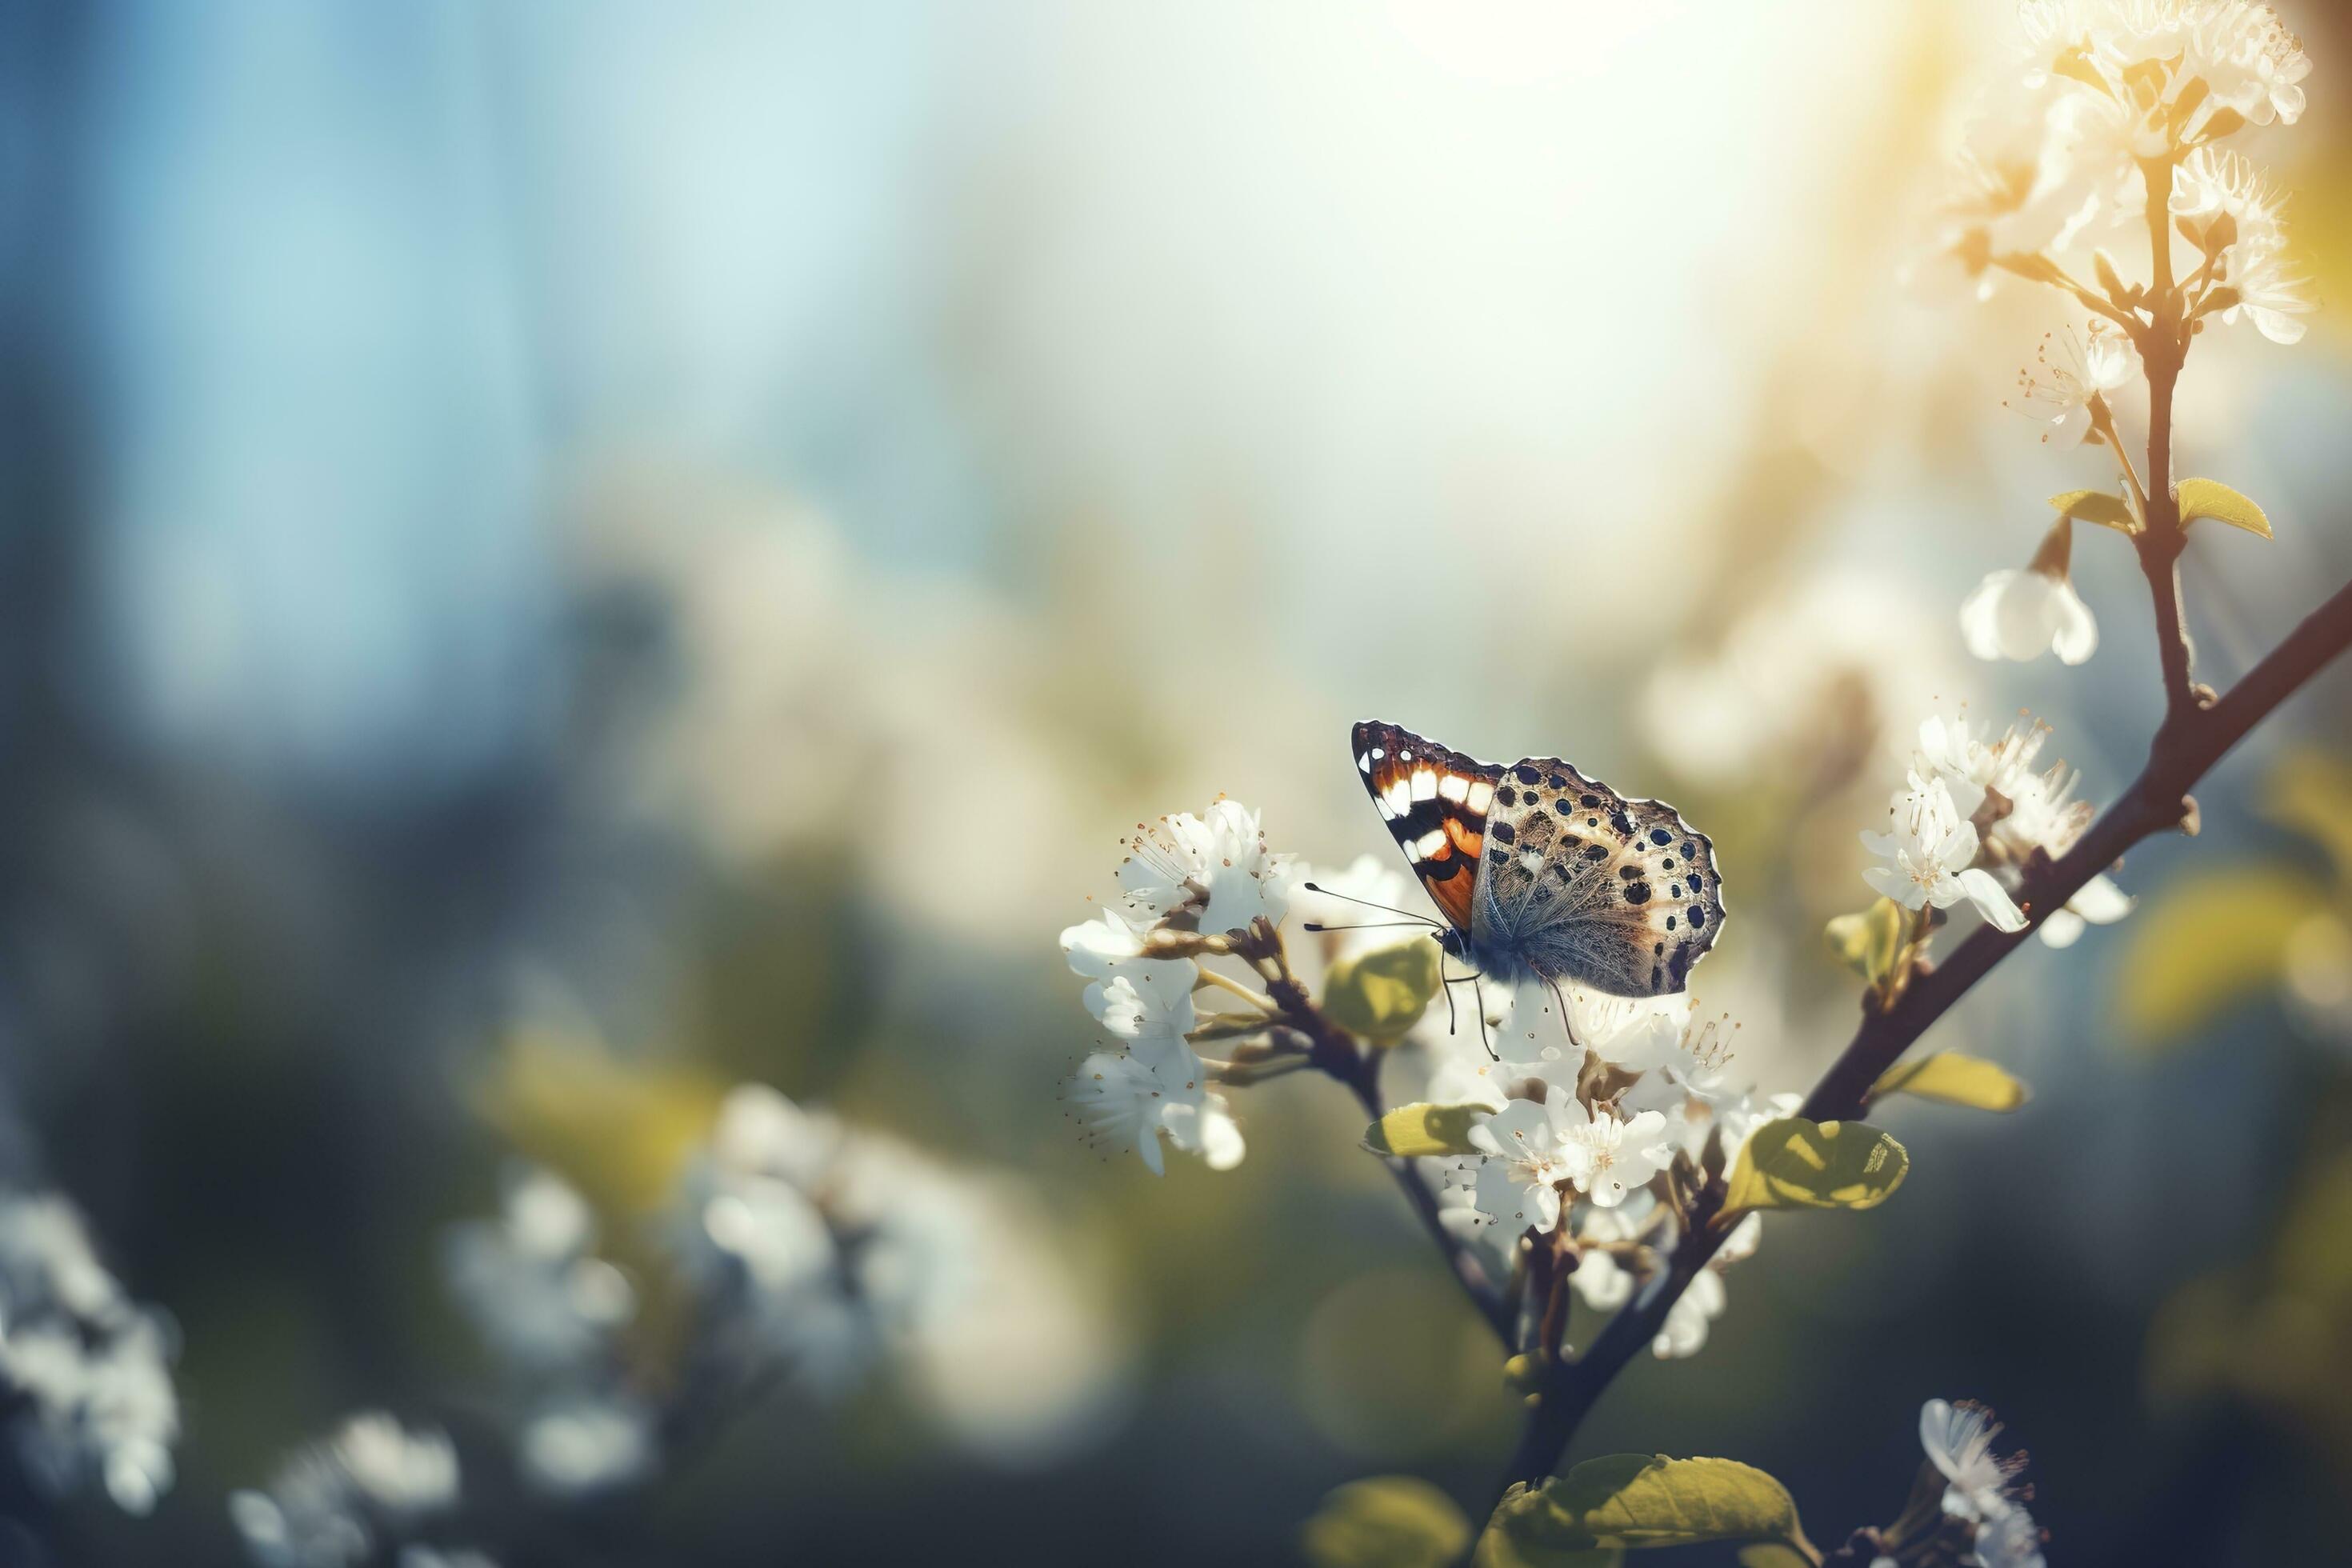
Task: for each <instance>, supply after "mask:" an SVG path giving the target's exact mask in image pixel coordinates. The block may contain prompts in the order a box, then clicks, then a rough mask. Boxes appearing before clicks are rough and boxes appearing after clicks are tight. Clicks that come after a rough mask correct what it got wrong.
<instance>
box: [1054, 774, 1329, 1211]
mask: <svg viewBox="0 0 2352 1568" xmlns="http://www.w3.org/2000/svg"><path fill="white" fill-rule="evenodd" d="M1121 847H1123V848H1124V849H1125V850H1126V851H1127V854H1126V856H1125V858H1123V859H1122V860H1121V861H1120V863H1119V868H1118V888H1119V899H1120V903H1121V906H1122V907H1121V908H1119V909H1116V910H1104V911H1103V912H1102V913H1101V914H1100V915H1098V916H1097V917H1096V918H1095V919H1093V920H1091V921H1086V922H1085V923H1084V924H1081V925H1075V926H1072V927H1070V928H1069V929H1068V930H1066V931H1064V932H1063V933H1062V951H1063V952H1064V953H1066V955H1067V956H1068V959H1069V963H1070V967H1071V969H1073V970H1074V971H1076V973H1078V974H1080V975H1082V976H1083V977H1085V979H1086V980H1087V989H1086V1005H1087V1012H1089V1013H1091V1014H1093V1015H1094V1017H1095V1021H1096V1022H1097V1024H1099V1025H1100V1026H1102V1028H1103V1029H1104V1031H1105V1032H1106V1033H1108V1035H1110V1036H1111V1037H1114V1038H1116V1039H1117V1040H1118V1042H1119V1043H1118V1045H1117V1046H1116V1047H1108V1046H1107V1047H1106V1048H1105V1049H1103V1050H1099V1051H1097V1052H1095V1053H1094V1054H1093V1055H1091V1056H1089V1057H1087V1059H1086V1061H1085V1062H1084V1063H1083V1064H1082V1065H1081V1066H1080V1068H1079V1069H1078V1072H1077V1076H1076V1078H1075V1079H1073V1080H1072V1081H1071V1085H1070V1088H1069V1090H1068V1093H1067V1096H1066V1098H1067V1100H1068V1101H1069V1105H1070V1114H1071V1115H1072V1116H1073V1117H1074V1118H1075V1119H1076V1120H1077V1121H1079V1122H1080V1123H1081V1125H1082V1126H1083V1127H1084V1129H1085V1131H1086V1135H1087V1138H1088V1139H1090V1140H1091V1141H1093V1142H1095V1143H1096V1144H1097V1146H1099V1147H1104V1148H1120V1149H1125V1148H1133V1149H1134V1150H1136V1151H1137V1152H1138V1153H1139V1154H1140V1155H1141V1156H1142V1159H1143V1163H1145V1164H1146V1165H1148V1166H1150V1168H1151V1170H1152V1171H1153V1173H1159V1172H1160V1171H1161V1170H1162V1169H1163V1168H1164V1157H1163V1155H1162V1153H1161V1152H1160V1148H1161V1143H1162V1142H1163V1141H1165V1142H1168V1143H1172V1144H1173V1145H1175V1146H1176V1147H1177V1148H1178V1149H1180V1150H1181V1151H1183V1152H1186V1153H1188V1154H1197V1155H1199V1156H1200V1157H1201V1158H1202V1159H1203V1160H1205V1161H1206V1162H1207V1163H1209V1165H1210V1167H1211V1168H1212V1169H1214V1170H1221V1171H1223V1170H1230V1169H1232V1168H1233V1167H1234V1165H1237V1164H1239V1163H1241V1159H1242V1154H1243V1152H1244V1145H1243V1141H1242V1134H1241V1130H1240V1128H1239V1127H1238V1126H1236V1125H1235V1123H1234V1119H1233V1114H1232V1111H1231V1110H1230V1108H1229V1107H1228V1105H1227V1103H1226V1100H1225V1099H1224V1097H1223V1095H1221V1094H1218V1093H1216V1092H1214V1091H1213V1089H1211V1088H1210V1087H1209V1085H1210V1081H1211V1072H1210V1068H1209V1067H1208V1065H1207V1064H1206V1063H1205V1062H1204V1061H1203V1060H1202V1058H1201V1057H1200V1056H1199V1054H1198V1053H1196V1052H1195V1050H1194V1049H1193V1046H1192V1039H1191V1037H1192V1035H1194V1034H1195V1032H1196V1031H1197V1030H1198V1029H1199V1028H1200V1027H1201V1024H1202V1021H1201V1016H1200V1013H1199V1012H1198V1010H1197V1009H1196V1008H1195V1006H1194V1004H1193V993H1194V992H1196V991H1197V990H1199V989H1200V988H1202V986H1204V985H1211V984H1228V985H1231V986H1238V983H1237V982H1234V981H1233V980H1232V979H1231V977H1230V976H1225V977H1221V978H1212V977H1211V976H1210V974H1209V972H1208V971H1207V970H1206V969H1205V968H1204V964H1205V963H1207V961H1208V960H1210V959H1211V958H1213V957H1214V956H1218V955H1220V954H1221V953H1230V952H1231V948H1232V939H1233V938H1234V937H1235V936H1237V935H1246V933H1249V932H1251V931H1255V930H1261V929H1263V930H1265V931H1271V929H1272V928H1273V927H1275V926H1277V925H1279V924H1281V922H1282V920H1283V917H1284V915H1285V914H1286V912H1287V911H1288V909H1289V902H1290V897H1291V893H1292V889H1293V887H1294V885H1295V883H1296V881H1297V875H1296V871H1295V867H1294V864H1293V861H1292V859H1291V857H1289V856H1287V855H1277V854H1274V853H1271V852H1270V851H1269V850H1268V849H1267V848H1266V842H1265V833H1264V831H1263V830H1262V829H1261V828H1260V826H1259V824H1258V818H1257V815H1256V813H1255V812H1252V811H1249V810H1246V809H1245V808H1244V807H1243V806H1241V805H1238V804H1237V803H1235V802H1234V801H1230V800H1219V801H1217V802H1216V803H1215V804H1214V805H1211V806H1210V807H1209V809H1208V812H1207V813H1206V814H1205V815H1204V816H1192V814H1191V813H1189V812H1186V813H1180V814H1178V815H1176V816H1164V817H1162V818H1160V821H1159V822H1158V823H1157V824H1156V825H1142V824H1139V825H1138V826H1137V828H1136V831H1135V834H1134V836H1133V837H1130V838H1128V839H1126V840H1123V841H1122V845H1121Z"/></svg>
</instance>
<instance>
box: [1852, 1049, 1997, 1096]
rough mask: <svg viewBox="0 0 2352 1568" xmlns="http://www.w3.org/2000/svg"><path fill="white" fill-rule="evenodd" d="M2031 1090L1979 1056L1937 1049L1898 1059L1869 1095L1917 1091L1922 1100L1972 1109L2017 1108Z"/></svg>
mask: <svg viewBox="0 0 2352 1568" xmlns="http://www.w3.org/2000/svg"><path fill="white" fill-rule="evenodd" d="M2030 1092H2031V1091H2029V1090H2028V1089H2026V1087H2025V1085H2024V1084H2023V1083H2021V1082H2020V1081H2019V1080H2018V1079H2014V1078H2012V1077H2011V1076H2010V1075H2009V1074H2008V1073H2007V1072H2005V1071H2004V1070H2002V1069H2001V1068H1998V1067H1995V1066H1994V1065H1993V1064H1992V1063H1990V1062H1989V1061H1986V1060H1984V1059H1983V1058H1979V1057H1971V1056H1964V1055H1962V1054H1961V1053H1960V1052H1958V1051H1937V1053H1936V1054H1935V1055H1934V1056H1930V1057H1921V1058H1918V1059H1917V1060H1916V1061H1907V1062H1897V1063H1895V1065H1894V1066H1893V1067H1891V1068H1887V1069H1886V1070H1885V1072H1884V1073H1882V1074H1880V1075H1879V1079H1878V1081H1877V1082H1876V1083H1874V1084H1873V1085H1871V1086H1870V1098H1871V1099H1873V1100H1878V1099H1881V1098H1883V1097H1885V1096H1886V1095H1890V1094H1916V1095H1917V1096H1918V1097H1919V1098H1920V1099H1922V1100H1941V1101H1942V1102H1943V1103H1944V1104H1946V1105H1958V1106H1965V1107H1966V1108H1967V1109H1969V1110H2016V1109H2017V1108H2018V1107H2019V1106H2021V1105H2023V1104H2024V1103H2025V1101H2026V1098H2027V1096H2028V1094H2029V1093H2030Z"/></svg>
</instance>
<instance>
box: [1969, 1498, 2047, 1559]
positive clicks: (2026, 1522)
mask: <svg viewBox="0 0 2352 1568" xmlns="http://www.w3.org/2000/svg"><path fill="white" fill-rule="evenodd" d="M1976 1560H1977V1562H1978V1563H1979V1564H1981V1568H2044V1560H2043V1558H2042V1527H2041V1526H2040V1525H2038V1524H2036V1523H2034V1522H2033V1516H2032V1514H2030V1513H2028V1512H2026V1511H2025V1509H2024V1507H2023V1505H2021V1504H2019V1503H2011V1504H2010V1505H2009V1511H2008V1512H2006V1513H2003V1514H2000V1515H1999V1516H1998V1517H1996V1518H1992V1519H1988V1520H1986V1521H1983V1522H1982V1523H1980V1524H1979V1525H1978V1526H1977V1538H1976Z"/></svg>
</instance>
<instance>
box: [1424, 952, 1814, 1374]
mask: <svg viewBox="0 0 2352 1568" xmlns="http://www.w3.org/2000/svg"><path fill="white" fill-rule="evenodd" d="M1566 995H1567V997H1568V1001H1569V1008H1570V1016H1569V1018H1568V1021H1567V1025H1568V1026H1567V1030H1565V1031H1563V1033H1564V1035H1572V1037H1573V1038H1574V1040H1575V1041H1576V1042H1577V1043H1578V1044H1580V1045H1581V1047H1583V1048H1582V1049H1581V1050H1570V1051H1565V1052H1563V1051H1561V1050H1559V1049H1557V1048H1549V1049H1546V1050H1544V1051H1542V1052H1540V1053H1539V1054H1538V1056H1537V1057H1536V1058H1534V1059H1532V1060H1529V1061H1524V1062H1508V1061H1507V1062H1504V1063H1500V1064H1497V1065H1496V1067H1495V1068H1494V1069H1493V1070H1492V1071H1491V1072H1489V1073H1486V1074H1484V1075H1480V1077H1481V1079H1482V1083H1481V1087H1482V1088H1483V1089H1485V1090H1486V1102H1487V1103H1488V1104H1489V1105H1491V1106H1492V1107H1493V1110H1492V1111H1491V1113H1490V1114H1487V1115H1486V1116H1485V1117H1483V1118H1482V1119H1481V1120H1480V1121H1479V1122H1478V1124H1477V1125H1476V1126H1475V1127H1474V1128H1473V1129H1472V1131H1471V1133H1470V1141H1471V1142H1472V1143H1473V1144H1474V1145H1475V1149H1476V1153H1475V1156H1474V1157H1472V1158H1471V1159H1468V1160H1466V1161H1463V1162H1460V1163H1457V1164H1456V1165H1455V1166H1454V1168H1453V1169H1452V1171H1451V1172H1450V1173H1449V1176H1450V1185H1451V1189H1452V1191H1453V1193H1454V1194H1460V1195H1459V1197H1458V1198H1457V1199H1456V1201H1455V1206H1454V1207H1451V1208H1449V1209H1448V1210H1447V1211H1446V1217H1447V1220H1448V1223H1449V1224H1451V1225H1454V1226H1458V1227H1464V1228H1467V1229H1469V1230H1470V1231H1472V1232H1473V1233H1474V1234H1480V1235H1483V1236H1485V1237H1490V1238H1494V1239H1497V1240H1499V1241H1500V1242H1501V1243H1502V1244H1503V1246H1504V1247H1506V1248H1507V1249H1516V1248H1517V1247H1518V1246H1519V1244H1520V1242H1521V1238H1522V1237H1528V1243H1529V1245H1531V1246H1555V1247H1560V1246H1564V1247H1565V1248H1566V1250H1567V1251H1568V1253H1569V1254H1570V1256H1572V1257H1573V1258H1575V1266H1574V1269H1573V1271H1572V1272H1571V1273H1570V1275H1569V1282H1570V1285H1572V1286H1573V1287H1574V1289H1575V1292H1576V1294H1577V1296H1578V1297H1579V1298H1580V1299H1581V1300H1583V1302H1584V1303H1585V1305H1586V1306H1588V1307H1590V1308H1591V1309H1593V1310H1595V1311H1601V1312H1607V1311H1613V1310H1616V1309H1617V1308H1619V1307H1622V1306H1623V1305H1624V1304H1625V1302H1626V1301H1627V1300H1629V1299H1631V1297H1632V1296H1633V1290H1634V1288H1635V1287H1636V1285H1637V1284H1639V1283H1640V1281H1641V1280H1642V1279H1643V1278H1645V1277H1646V1276H1647V1275H1649V1274H1650V1273H1651V1272H1653V1271H1654V1269H1655V1268H1657V1267H1658V1260H1659V1259H1660V1258H1664V1256H1666V1255H1667V1254H1668V1253H1670V1252H1671V1251H1672V1250H1673V1247H1674V1245H1675V1242H1676V1240H1677V1239H1678V1238H1679V1235H1680V1231H1681V1228H1682V1226H1683V1223H1684V1219H1685V1212H1686V1207H1687V1205H1686V1199H1687V1196H1688V1194H1689V1193H1690V1191H1691V1190H1692V1189H1693V1187H1694V1186H1695V1184H1696V1179H1697V1173H1699V1172H1701V1171H1703V1170H1708V1171H1721V1170H1724V1169H1727V1168H1728V1167H1729V1166H1730V1165H1731V1164H1732V1163H1735V1162H1736V1161H1737V1160H1738V1156H1739V1151H1740V1149H1741V1148H1742V1146H1744V1145H1745V1144H1746V1143H1747V1142H1748V1138H1749V1137H1750V1136H1751V1135H1752V1134H1753V1133H1754V1132H1755V1131H1756V1130H1757V1128H1759V1127H1760V1126H1762V1125H1763V1124H1764V1123H1765V1122H1767V1121H1771V1120H1772V1119H1774V1118H1775V1117H1780V1116H1786V1115H1789V1114H1790V1113H1791V1112H1792V1111H1794V1110H1796V1108H1797V1103H1798V1099H1799V1097H1798V1096H1796V1095H1775V1096H1772V1097H1770V1098H1769V1099H1762V1100H1759V1096H1758V1093H1757V1090H1756V1089H1755V1087H1754V1086H1753V1085H1750V1084H1746V1083H1738V1082H1735V1081H1734V1080H1733V1079H1732V1078H1731V1076H1730V1063H1731V1051H1730V1048H1729V1036H1730V1034H1731V1032H1732V1031H1731V1030H1728V1029H1727V1028H1726V1027H1725V1026H1724V1024H1723V1021H1722V1020H1720V1019H1708V1020H1705V1021H1702V1022H1696V1023H1694V1021H1693V1019H1692V1012H1693V1007H1694V1004H1693V1001H1692V999H1691V997H1690V995H1689V994H1687V993H1676V994H1670V995H1666V996H1661V997H1657V998H1655V999H1643V1000H1631V999H1626V998H1620V997H1612V996H1601V995H1599V994H1593V993H1590V992H1586V991H1583V990H1581V989H1580V988H1571V989H1570V990H1569V991H1567V992H1566ZM1509 1033H1510V1034H1512V1035H1518V1034H1519V1032H1518V1031H1509ZM1520 1037H1524V1036H1523V1035H1520ZM1762 1223H1763V1216H1762V1215H1755V1214H1751V1215H1748V1216H1747V1217H1746V1218H1745V1219H1743V1220H1742V1221H1740V1223H1739V1224H1738V1226H1737V1227H1736V1228H1735V1229H1734V1230H1733V1231H1732V1234H1731V1235H1730V1236H1729V1237H1727V1239H1726V1240H1725V1243H1724V1245H1723V1247H1721V1248H1720V1249H1718V1250H1717V1253H1716V1255H1715V1257H1714V1258H1712V1259H1711V1260H1710V1261H1709V1264H1708V1266H1707V1268H1705V1269H1703V1270H1702V1271H1701V1272H1700V1275H1699V1277H1698V1278H1697V1279H1694V1280H1693V1281H1692V1282H1691V1286H1690V1289H1687V1290H1685V1292H1684V1293H1683V1294H1682V1296H1681V1297H1680V1298H1679V1299H1677V1300H1675V1304H1674V1306H1673V1308H1672V1309H1671V1310H1670V1311H1669V1313H1668V1315H1667V1318H1666V1321H1665V1322H1664V1325H1663V1327H1662V1328H1661V1329H1660V1331H1659V1332H1658V1333H1657V1335H1656V1336H1655V1338H1654V1341H1653V1342H1652V1345H1651V1349H1652V1351H1653V1352H1654V1353H1655V1354H1656V1355H1657V1356H1659V1357H1660V1358H1662V1359H1671V1358H1675V1357H1680V1356H1687V1355H1692V1354H1695V1353H1696V1352H1697V1351H1698V1350H1699V1348H1700V1347H1701V1346H1703V1345H1704V1344H1705V1343H1706V1336H1707V1329H1708V1325H1709V1324H1710V1323H1711V1322H1712V1321H1714V1320H1715V1319H1716V1318H1717V1317H1719V1316H1721V1315H1722V1312H1723V1309H1724V1305H1725V1300H1726V1298H1725V1291H1724V1286H1723V1278H1722V1273H1723V1270H1724V1269H1725V1268H1727V1267H1728V1266H1730V1265H1731V1264H1734V1263H1737V1262H1738V1261H1740V1260H1741V1259H1743V1258H1748V1257H1749V1256H1751V1255H1753V1253H1754V1252H1755V1250H1756V1244H1757V1241H1758V1239H1759V1234H1760V1232H1761V1229H1762Z"/></svg>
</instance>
